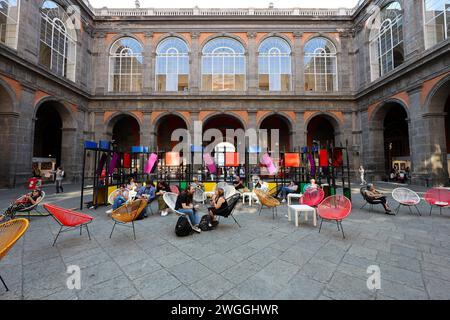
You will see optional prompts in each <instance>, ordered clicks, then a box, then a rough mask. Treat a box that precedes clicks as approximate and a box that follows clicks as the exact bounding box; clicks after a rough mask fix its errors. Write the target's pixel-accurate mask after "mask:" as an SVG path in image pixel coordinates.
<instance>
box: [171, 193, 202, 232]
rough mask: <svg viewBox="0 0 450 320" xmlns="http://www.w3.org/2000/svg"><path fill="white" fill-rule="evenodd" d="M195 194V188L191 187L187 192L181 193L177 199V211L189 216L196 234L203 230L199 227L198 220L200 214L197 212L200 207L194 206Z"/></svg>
mask: <svg viewBox="0 0 450 320" xmlns="http://www.w3.org/2000/svg"><path fill="white" fill-rule="evenodd" d="M194 192H195V189H194V187H192V186H191V185H190V186H188V187H187V189H186V190H185V191H183V192H182V193H180V195H179V196H178V197H177V202H176V203H175V210H176V211H178V212H180V213H185V214H186V215H187V218H188V219H189V221H190V222H191V225H192V229H193V230H194V231H195V232H198V233H200V232H201V230H200V228H199V227H198V224H199V223H200V219H199V218H198V214H197V212H196V210H197V209H198V206H194V204H193V197H194Z"/></svg>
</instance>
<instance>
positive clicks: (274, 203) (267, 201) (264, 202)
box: [253, 189, 281, 219]
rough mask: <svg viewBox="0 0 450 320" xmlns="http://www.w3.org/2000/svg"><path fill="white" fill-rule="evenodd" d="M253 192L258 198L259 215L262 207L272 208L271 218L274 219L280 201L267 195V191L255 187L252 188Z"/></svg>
mask: <svg viewBox="0 0 450 320" xmlns="http://www.w3.org/2000/svg"><path fill="white" fill-rule="evenodd" d="M253 193H254V194H255V195H256V197H257V198H258V200H259V203H260V207H259V213H258V214H259V215H261V211H262V209H263V207H267V208H268V209H271V210H272V215H273V219H275V214H276V215H277V216H278V210H277V209H278V207H279V206H280V205H281V203H280V201H278V200H277V199H275V198H274V197H272V196H271V195H269V194H268V193H266V192H264V191H262V190H259V189H255V190H253Z"/></svg>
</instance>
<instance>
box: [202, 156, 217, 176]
mask: <svg viewBox="0 0 450 320" xmlns="http://www.w3.org/2000/svg"><path fill="white" fill-rule="evenodd" d="M203 160H204V161H205V165H206V168H207V169H208V171H209V173H211V174H216V173H217V167H216V164H215V163H214V159H213V158H212V157H211V155H210V154H204V155H203Z"/></svg>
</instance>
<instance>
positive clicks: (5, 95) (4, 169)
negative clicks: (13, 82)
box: [0, 78, 19, 187]
mask: <svg viewBox="0 0 450 320" xmlns="http://www.w3.org/2000/svg"><path fill="white" fill-rule="evenodd" d="M17 109H18V104H17V97H16V94H15V93H14V91H13V90H12V89H11V87H10V86H9V85H8V84H7V83H6V81H4V80H3V79H1V78H0V127H1V128H2V130H0V150H1V152H0V187H13V186H14V185H15V173H16V165H15V163H16V161H15V159H16V156H17V152H18V148H17V139H16V134H17V130H18V120H19V112H18V111H17Z"/></svg>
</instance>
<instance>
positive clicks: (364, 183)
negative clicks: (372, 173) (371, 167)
mask: <svg viewBox="0 0 450 320" xmlns="http://www.w3.org/2000/svg"><path fill="white" fill-rule="evenodd" d="M365 172H366V170H364V167H363V166H360V167H359V176H360V177H361V185H362V186H363V185H366V184H367V182H366V179H365V178H364V174H365Z"/></svg>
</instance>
